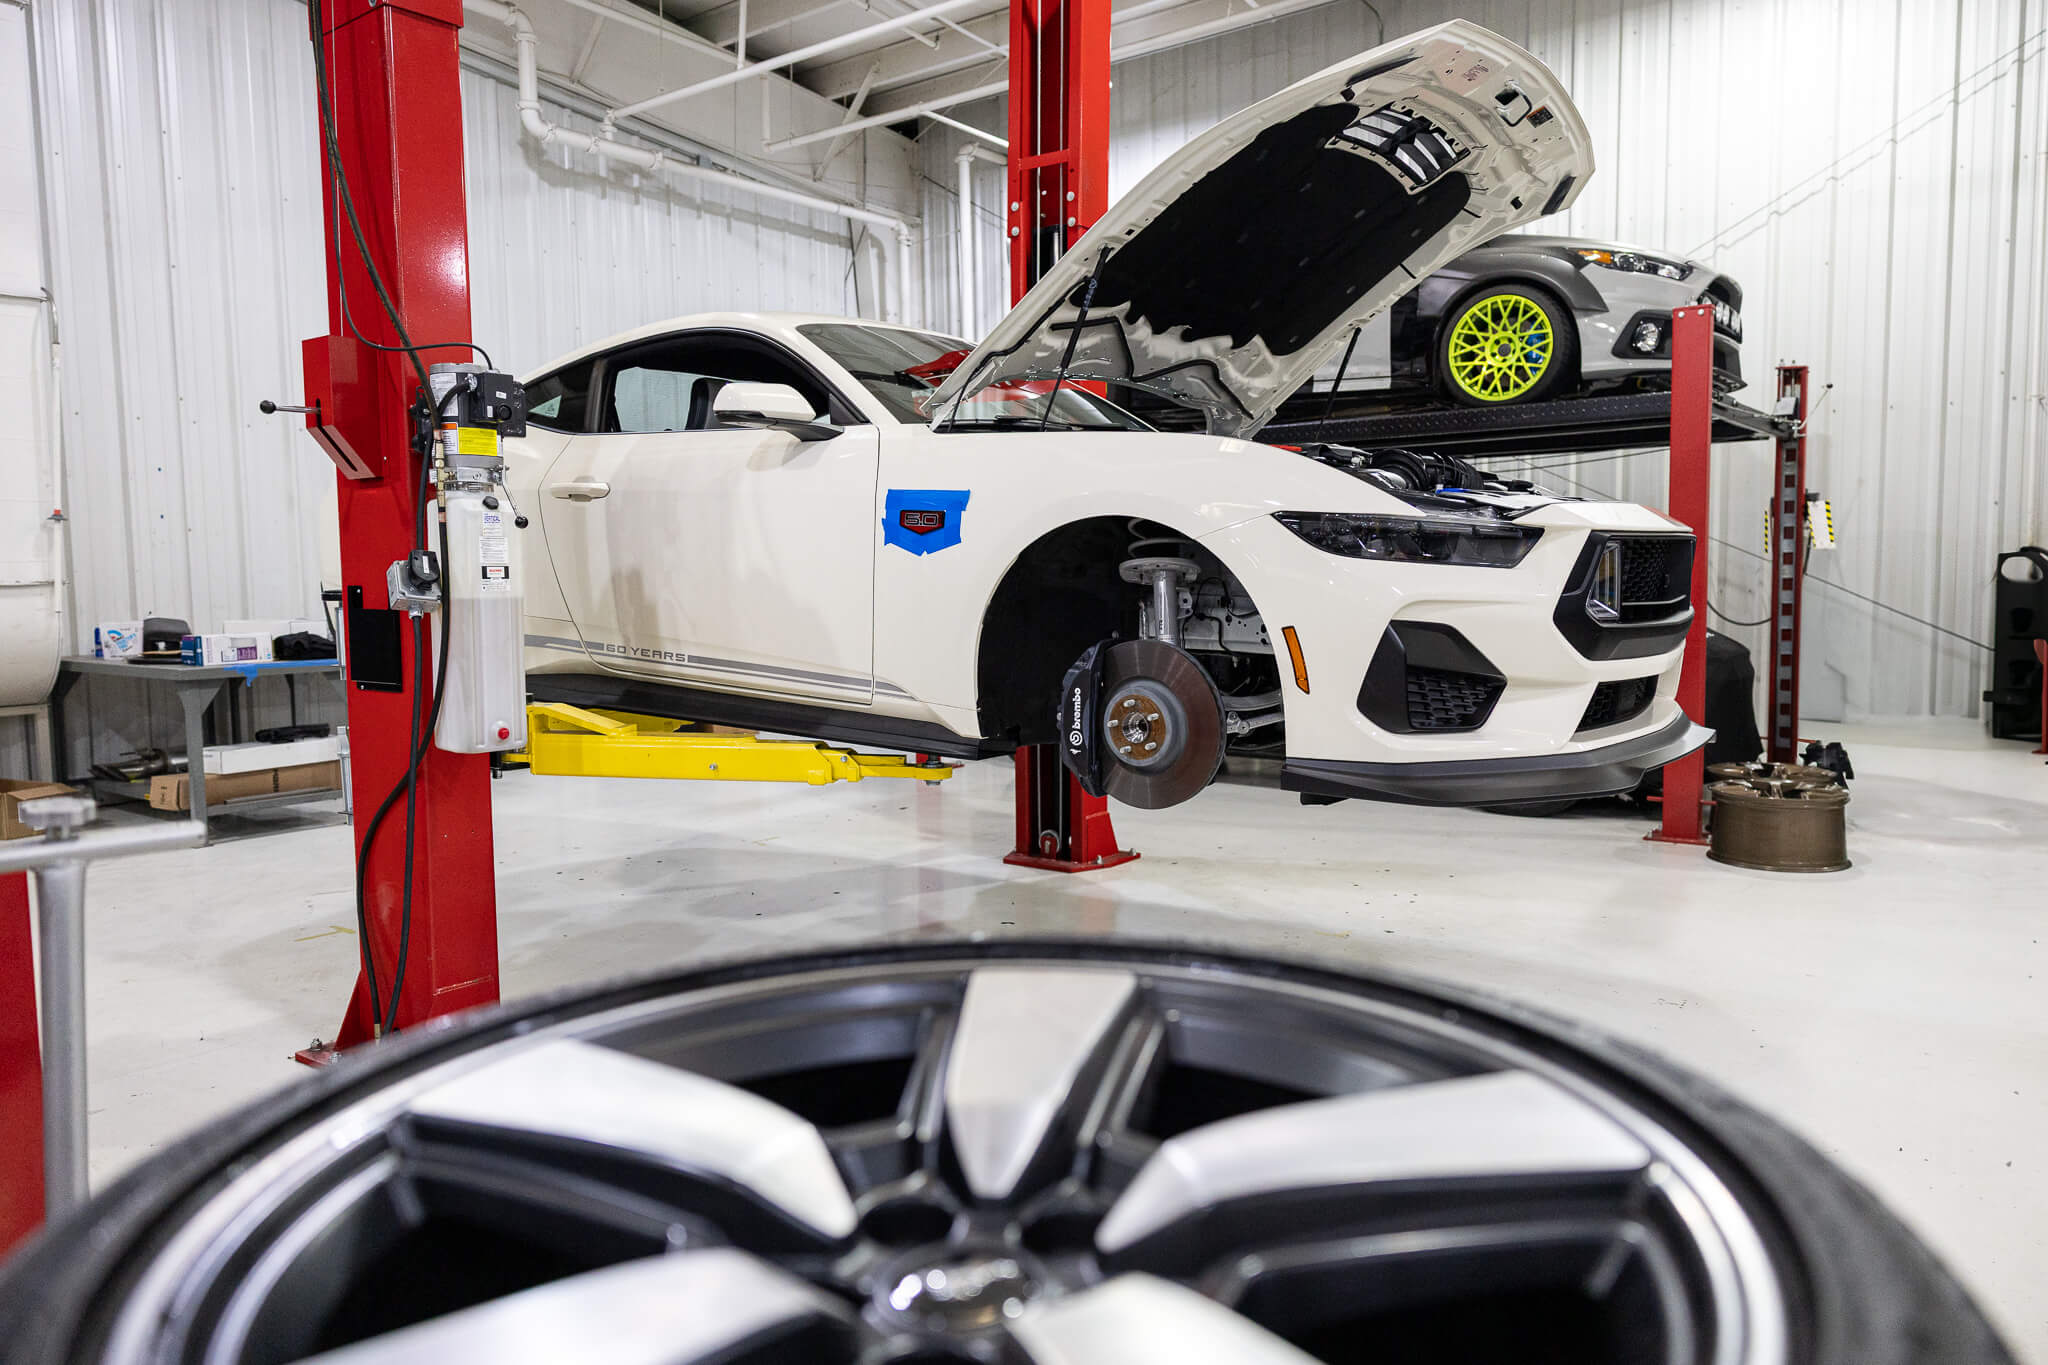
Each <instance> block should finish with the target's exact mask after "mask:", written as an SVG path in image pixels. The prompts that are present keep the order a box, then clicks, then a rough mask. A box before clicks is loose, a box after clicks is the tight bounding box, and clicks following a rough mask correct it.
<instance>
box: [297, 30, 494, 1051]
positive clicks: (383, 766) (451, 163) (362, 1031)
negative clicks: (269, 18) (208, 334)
mask: <svg viewBox="0 0 2048 1365" xmlns="http://www.w3.org/2000/svg"><path fill="white" fill-rule="evenodd" d="M321 9H322V11H323V12H322V15H321V17H322V22H323V26H324V29H325V31H324V32H323V33H321V34H320V35H319V37H320V40H321V42H322V43H323V45H324V51H325V55H326V66H327V73H328V80H329V86H330V92H331V96H332V100H333V109H334V124H335V127H334V134H335V138H336V142H337V144H338V149H339V152H340V165H341V168H342V170H343V171H345V172H346V175H347V180H348V189H349V192H350V195H351V197H352V198H353V201H354V205H355V210H356V214H357V217H358V219H359V220H360V222H361V225H362V232H363V237H364V239H365V241H366V242H367V243H368V247H369V254H370V256H371V257H372V259H374V261H375V262H376V267H377V271H378V273H379V275H381V277H382V279H383V282H384V285H385V287H386V289H387V290H388V291H389V293H390V296H391V301H392V304H393V305H394V306H395V307H396V309H397V310H398V313H399V316H400V317H401V318H402V319H403V320H404V323H405V327H406V331H407V333H408V334H409V335H410V336H411V337H412V339H413V341H414V342H415V343H416V344H422V345H424V344H425V343H429V342H440V343H446V342H450V341H460V340H466V339H468V337H469V334H470V333H469V245H468V235H467V234H468V220H467V216H466V212H465V209H464V202H463V188H462V98H461V90H460V87H459V85H458V83H457V55H458V54H457V48H456V38H457V34H458V32H459V31H460V29H461V26H462V2H461V0H325V3H324V5H323V6H322V7H321ZM315 113H316V117H317V108H316V110H315ZM321 161H322V168H323V172H324V173H323V175H322V187H323V191H324V195H325V208H326V214H325V222H326V231H327V319H328V329H329V333H330V334H329V335H327V336H324V337H316V338H314V339H313V340H310V341H308V342H306V343H305V368H306V401H307V403H308V404H309V405H313V406H314V407H315V408H316V411H315V412H313V413H311V414H309V416H308V417H307V422H306V424H307V426H308V428H310V429H311V430H312V431H313V434H314V435H315V436H316V437H317V438H318V439H319V440H320V442H321V444H322V445H323V446H324V447H325V448H326V449H327V450H328V451H329V452H330V454H331V455H332V456H333V457H334V460H335V463H336V464H337V465H338V466H340V467H341V470H342V472H341V475H340V487H341V499H340V505H341V565H342V580H343V583H344V584H345V586H346V588H347V595H348V609H349V615H350V617H351V630H353V629H354V628H355V619H354V618H356V617H357V614H358V611H361V612H362V613H364V615H363V617H362V619H363V621H364V622H365V625H366V628H367V624H368V623H369V622H371V621H377V622H378V623H379V624H381V625H383V626H385V627H386V628H388V627H389V625H390V624H391V620H390V618H388V617H384V618H379V617H377V616H376V613H378V612H380V611H383V610H385V609H387V608H388V607H389V605H390V604H389V599H388V597H387V595H386V593H385V587H384V575H385V570H386V569H387V568H388V567H389V566H390V565H391V563H392V562H393V561H394V560H399V559H403V558H405V557H406V555H407V554H408V553H410V552H411V550H412V548H413V539H414V536H413V516H414V512H415V509H416V502H415V498H416V489H417V488H418V487H419V480H420V466H419V460H420V458H421V457H420V456H419V454H418V453H416V452H415V451H414V450H413V449H412V446H411V442H410V439H409V437H410V428H409V420H410V419H409V417H408V409H409V407H410V405H411V403H412V402H413V399H414V396H415V394H416V392H417V389H418V386H419V381H418V377H417V374H416V371H415V370H414V367H413V364H412V362H411V360H410V359H409V358H408V357H407V356H406V355H405V354H404V353H403V352H399V351H380V350H374V349H371V348H370V347H368V346H366V345H364V344H363V342H364V341H365V340H367V341H372V342H376V343H379V344H380V345H385V346H389V345H394V344H396V342H397V341H398V337H397V336H396V334H395V330H394V328H393V326H392V323H391V320H390V318H389V317H388V316H387V315H386V312H385V310H384V307H383V305H382V303H381V302H380V301H379V299H378V296H377V291H376V288H375V286H374V285H373V283H372V282H371V278H370V275H369V272H368V270H367V269H366V267H365V265H364V262H363V257H362V254H361V253H360V252H359V250H358V248H357V245H356V240H355V235H354V232H353V231H352V229H351V228H350V226H349V223H348V220H347V217H346V214H345V212H344V209H343V206H342V204H341V203H340V201H339V199H338V198H337V194H338V186H337V184H336V180H335V176H334V175H333V174H332V172H331V169H330V168H328V167H327V165H326V161H327V158H326V157H325V156H324V155H323V157H322V159H321ZM344 297H345V298H346V302H347V314H346V321H344V315H343V311H342V303H343V300H344ZM468 359H470V353H469V351H468V349H467V348H466V347H459V346H456V347H444V348H441V349H432V350H428V351H426V353H425V354H424V355H422V356H421V360H422V362H423V363H426V364H433V363H436V362H439V361H450V360H453V361H461V360H468ZM432 634H433V632H432V631H431V630H428V631H425V632H422V635H423V638H424V639H426V640H427V641H429V643H428V648H432V645H431V640H432ZM397 640H398V642H399V648H400V653H399V667H398V669H397V673H396V677H397V678H398V680H400V683H401V685H400V686H397V687H392V686H390V684H389V683H388V682H384V683H376V682H366V681H363V680H360V679H358V678H356V677H354V676H353V674H354V671H355V664H356V663H358V662H361V656H360V655H359V654H358V651H357V650H356V649H355V644H356V642H355V641H353V640H351V641H350V645H351V654H352V655H357V657H356V658H353V659H352V661H351V674H352V676H351V679H350V682H349V686H348V724H349V753H350V780H351V784H352V787H353V793H354V798H355V838H356V843H357V846H358V847H360V845H361V841H362V838H363V833H364V829H365V826H366V825H367V823H368V821H369V819H370V817H371V815H372V814H373V813H374V812H375V811H376V809H377V807H378V806H379V805H380V804H381V803H382V802H383V800H384V798H385V796H386V795H387V794H388V793H389V792H390V791H391V790H392V789H393V787H395V786H396V785H397V784H398V782H399V780H400V779H401V778H402V777H403V776H404V774H405V771H406V766H407V763H408V761H409V758H410V755H409V753H408V749H409V745H410V738H411V720H412V705H413V694H412V686H411V681H410V680H411V679H412V678H413V677H414V676H415V675H414V672H413V631H412V627H411V624H410V622H409V621H407V620H406V619H405V618H399V620H398V622H397ZM429 667H430V668H431V664H430V665H429ZM417 802H418V814H417V819H416V831H415V837H414V840H413V846H412V847H411V848H410V849H408V848H407V847H406V846H405V838H404V831H405V821H404V815H405V810H404V800H403V798H401V799H400V800H399V802H398V803H397V805H396V806H395V807H394V809H393V810H392V812H391V814H390V815H388V816H387V817H386V818H385V820H384V823H383V826H382V828H381V829H380V830H379V832H378V835H377V839H376V842H375V844H374V845H373V846H372V849H371V852H370V856H369V858H368V860H367V866H366V868H365V870H364V875H365V891H364V895H365V905H366V914H367V919H368V923H369V936H370V943H371V946H372V949H373V957H374V961H375V965H376V969H377V978H378V979H377V987H378V990H379V992H380V993H381V994H385V995H388V994H389V993H390V991H391V989H392V983H393V976H394V972H395V969H396V965H397V962H398V956H399V939H400V922H401V919H402V910H401V906H402V899H403V880H404V875H405V870H406V865H407V863H408V862H410V863H411V865H412V915H411V924H410V935H409V937H410V945H409V947H408V949H407V953H406V969H405V979H404V983H403V988H402V991H401V993H400V996H399V999H398V1002H397V1007H396V1009H395V1010H393V1011H392V1014H391V1021H390V1022H391V1023H392V1024H393V1025H395V1026H398V1027H404V1026H406V1025H409V1024H416V1023H419V1022H420V1021H421V1020H423V1019H428V1018H432V1017H433V1016H435V1015H441V1014H447V1013H449V1012H451V1011H454V1010H459V1009H464V1008H467V1007H469V1006H472V1005H483V1004H489V1003H490V1002H492V1001H494V1000H496V999H497V998H498V926H497V898H496V890H495V886H494V872H493V863H492V856H491V776H490V761H489V759H488V758H487V757H485V756H483V755H468V754H451V753H446V752H443V751H442V750H440V749H437V748H435V747H433V746H432V745H431V744H429V745H428V746H427V749H426V758H425V760H424V762H423V763H422V764H421V767H420V771H419V777H418V792H417ZM372 1019H373V1016H372V1011H371V1001H370V995H369V985H368V983H367V982H366V981H365V979H364V977H363V975H362V973H361V971H360V969H359V970H358V973H357V977H356V985H355V992H354V994H353V995H352V996H351V997H350V1000H349V1004H348V1011H347V1013H346V1015H345V1016H344V1017H343V1019H342V1023H341V1029H340V1032H339V1033H338V1034H337V1035H336V1037H335V1040H334V1043H333V1047H332V1048H331V1049H309V1050H307V1051H306V1052H302V1053H301V1054H300V1060H302V1061H306V1062H310V1063H319V1062H321V1061H324V1060H328V1059H329V1058H330V1057H331V1053H332V1051H333V1049H339V1048H346V1047H350V1046H353V1045H354V1044H357V1043H360V1042H364V1041H366V1040H368V1039H369V1038H370V1037H371V1036H372V1035H373V1033H374V1032H375V1029H374V1026H373V1023H372Z"/></svg>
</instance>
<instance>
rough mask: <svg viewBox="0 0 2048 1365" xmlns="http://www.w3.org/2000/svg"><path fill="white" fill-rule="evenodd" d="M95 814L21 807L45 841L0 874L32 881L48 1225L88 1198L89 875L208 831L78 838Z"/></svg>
mask: <svg viewBox="0 0 2048 1365" xmlns="http://www.w3.org/2000/svg"><path fill="white" fill-rule="evenodd" d="M96 811H97V807H95V806H94V804H93V801H92V799H91V798H90V797H85V796H46V797H44V798H42V799H41V800H40V801H24V802H22V803H21V818H22V821H23V823H25V824H27V825H28V826H29V827H30V828H32V829H39V830H41V831H43V837H42V838H41V839H40V840H37V841H35V842H33V843H31V842H27V841H24V842H23V843H21V844H20V845H19V846H17V847H13V848H0V874H5V873H9V872H17V871H27V872H29V873H31V874H32V875H33V876H34V878H35V899H36V928H37V931H38V936H39V937H40V938H41V940H42V952H41V958H42V988H43V989H42V995H43V1018H42V1053H43V1056H42V1066H43V1211H44V1216H45V1217H46V1218H50V1219H54V1218H56V1217H57V1216H58V1215H59V1214H61V1213H64V1212H66V1211H67V1210H69V1209H71V1208H72V1207H74V1206H75V1205H78V1204H82V1203H84V1202H85V1197H86V1144H85V865H86V864H87V863H89V862H91V861H93V860H94V859H95V858H121V857H127V856H129V855H131V854H136V853H160V852H162V851H164V850H166V849H173V848H194V847H197V846H198V845H200V844H203V843H205V842H206V826H205V825H203V824H201V823H200V822H199V821H197V820H182V821H180V822H178V823H177V824H175V825H159V824H151V825H143V826H138V827H135V828H128V829H110V830H103V831H99V832H96V833H92V834H88V835H85V836H84V837H80V834H79V831H80V830H81V829H83V828H84V827H85V826H86V825H88V824H90V823H91V822H92V819H93V816H94V815H95V813H96Z"/></svg>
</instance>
